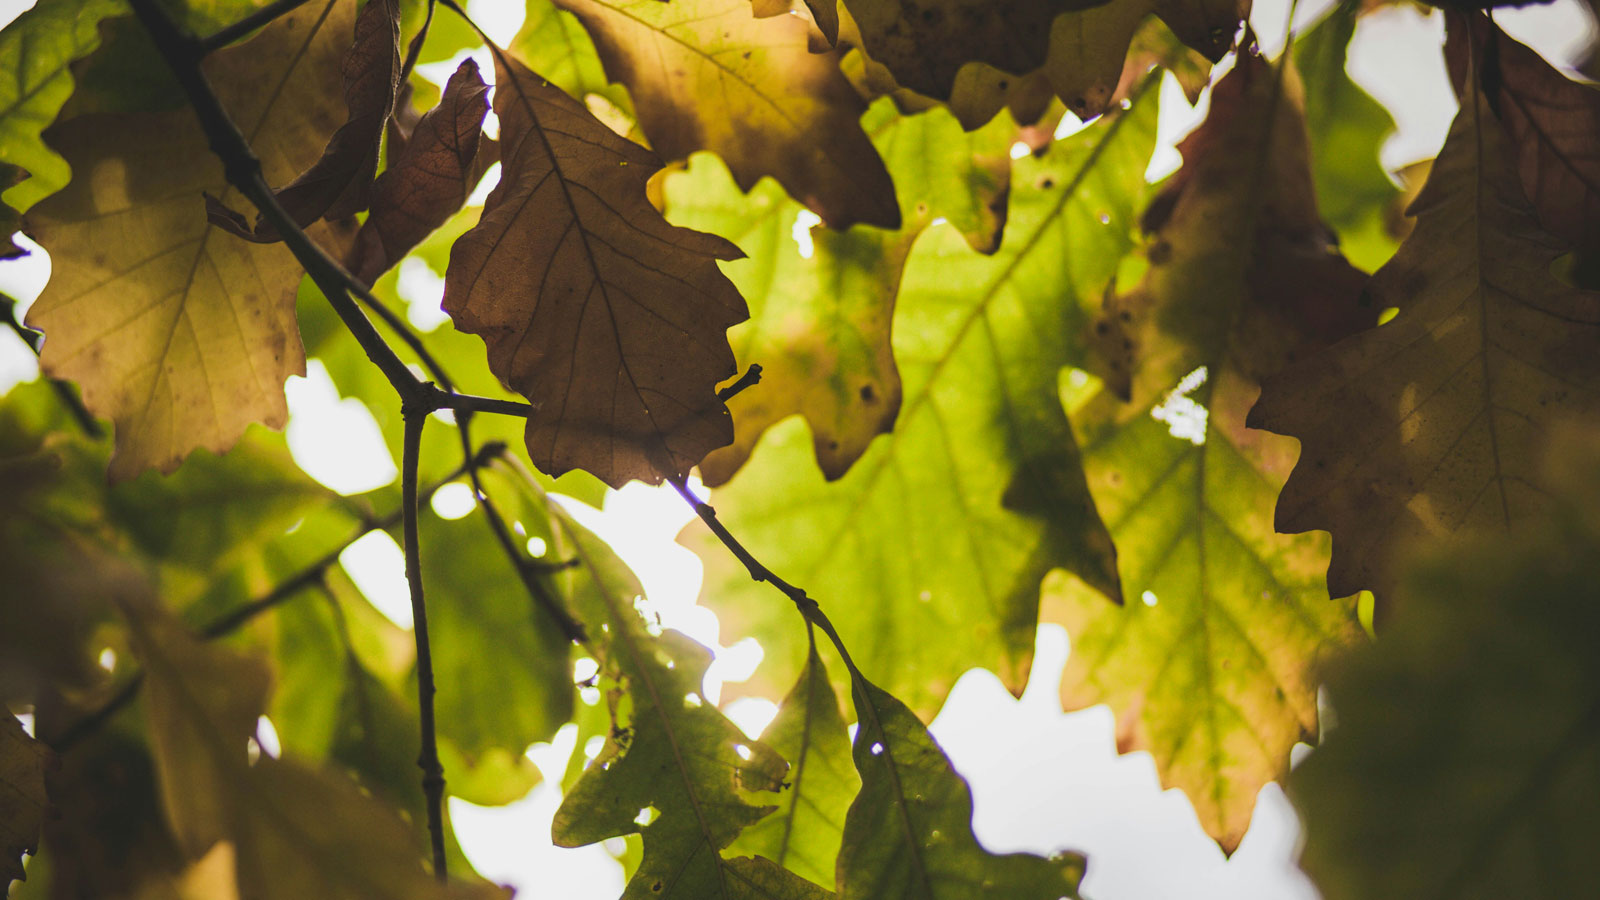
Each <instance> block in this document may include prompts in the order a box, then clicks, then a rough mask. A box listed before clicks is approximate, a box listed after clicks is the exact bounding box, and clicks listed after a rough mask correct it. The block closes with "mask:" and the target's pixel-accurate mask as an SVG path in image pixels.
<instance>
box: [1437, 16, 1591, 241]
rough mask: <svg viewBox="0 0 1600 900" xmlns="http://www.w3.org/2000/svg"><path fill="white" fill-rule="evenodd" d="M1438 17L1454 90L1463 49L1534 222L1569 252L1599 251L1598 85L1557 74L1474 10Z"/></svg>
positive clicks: (1459, 86)
mask: <svg viewBox="0 0 1600 900" xmlns="http://www.w3.org/2000/svg"><path fill="white" fill-rule="evenodd" d="M1445 21H1446V22H1447V23H1448V26H1449V27H1448V28H1447V29H1446V34H1445V58H1446V60H1447V61H1448V62H1449V64H1450V77H1451V81H1452V82H1454V84H1455V87H1456V93H1457V94H1458V95H1460V94H1461V93H1463V91H1464V88H1465V79H1466V73H1467V67H1468V56H1469V55H1470V56H1472V57H1473V59H1474V60H1476V61H1478V63H1477V64H1478V68H1479V70H1480V71H1481V72H1483V91H1484V97H1485V99H1486V100H1488V102H1489V107H1490V108H1491V109H1493V110H1494V112H1495V115H1496V116H1497V117H1499V119H1500V124H1501V125H1502V126H1504V127H1505V130H1506V134H1507V135H1508V136H1509V137H1510V138H1511V148H1510V149H1511V152H1512V159H1513V161H1514V162H1515V165H1516V168H1517V175H1518V177H1519V178H1520V179H1521V181H1522V190H1523V192H1524V193H1526V194H1527V195H1528V199H1529V200H1530V201H1531V202H1532V203H1533V208H1534V213H1535V214H1536V215H1537V216H1538V218H1539V224H1540V225H1542V226H1543V227H1544V229H1545V230H1546V231H1548V232H1550V233H1551V234H1554V235H1555V236H1557V237H1559V238H1561V239H1562V240H1564V241H1566V242H1567V243H1568V244H1569V245H1570V246H1571V247H1572V248H1573V249H1575V250H1579V251H1586V252H1590V253H1593V252H1597V251H1600V91H1597V90H1595V89H1594V88H1593V87H1592V86H1590V85H1585V84H1579V83H1578V82H1576V81H1573V80H1572V79H1570V78H1568V77H1567V76H1565V75H1563V74H1561V73H1560V72H1559V71H1557V70H1556V69H1555V68H1554V67H1553V66H1551V65H1550V64H1549V63H1547V62H1545V61H1544V58H1543V57H1541V56H1539V54H1537V53H1535V52H1534V51H1533V50H1531V49H1529V48H1528V47H1526V46H1524V45H1523V44H1521V43H1519V42H1517V41H1516V40H1515V39H1514V38H1511V37H1509V36H1508V35H1507V34H1506V33H1505V32H1503V31H1501V30H1500V28H1499V27H1498V26H1496V25H1495V24H1494V23H1493V22H1492V21H1490V20H1489V19H1488V17H1486V16H1484V15H1482V14H1480V13H1462V12H1457V11H1455V10H1446V11H1445ZM1469 34H1470V40H1471V51H1470V53H1469V50H1468V39H1469V37H1468V36H1469Z"/></svg>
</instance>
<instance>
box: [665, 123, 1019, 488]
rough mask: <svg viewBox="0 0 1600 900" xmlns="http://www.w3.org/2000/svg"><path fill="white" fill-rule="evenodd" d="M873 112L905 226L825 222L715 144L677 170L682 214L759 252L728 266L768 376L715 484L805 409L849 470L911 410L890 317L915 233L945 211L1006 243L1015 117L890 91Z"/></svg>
mask: <svg viewBox="0 0 1600 900" xmlns="http://www.w3.org/2000/svg"><path fill="white" fill-rule="evenodd" d="M866 125H867V129H868V131H869V132H870V133H871V134H872V135H873V137H874V140H875V142H876V143H877V146H878V150H879V152H880V153H882V154H883V156H884V158H885V159H887V160H888V161H889V164H890V167H891V169H892V170H893V172H894V174H895V177H896V179H897V180H898V181H899V182H900V183H901V184H902V185H904V187H903V188H902V189H901V191H900V206H901V218H902V221H903V222H904V224H903V225H902V226H901V228H900V230H899V231H896V232H886V231H882V230H879V229H876V228H872V227H870V226H865V225H858V226H856V227H854V228H851V229H850V230H849V231H846V232H838V231H833V230H832V229H829V228H826V227H821V226H818V227H811V225H810V224H808V223H807V222H806V221H805V220H806V218H807V216H808V215H809V214H807V213H805V212H804V210H805V207H803V206H801V205H800V204H799V203H796V202H795V201H793V200H790V199H789V198H788V197H787V196H786V195H785V194H784V193H783V190H782V189H781V188H780V187H779V186H778V185H777V184H775V183H773V182H771V181H764V182H762V183H761V184H759V185H757V186H756V188H755V190H753V191H752V192H751V193H750V194H748V195H745V194H742V193H740V192H739V190H738V188H737V186H736V185H735V184H734V183H733V181H732V179H731V178H730V177H729V176H728V174H727V172H726V170H724V169H722V168H721V167H720V166H718V165H717V163H716V161H715V160H713V159H711V158H709V157H705V156H700V157H696V158H695V159H694V160H692V161H691V164H690V166H689V170H688V172H687V174H685V175H675V176H672V177H670V178H669V179H668V180H667V185H666V189H665V196H666V201H667V214H668V216H669V217H670V219H671V220H672V221H673V222H675V223H676V224H679V225H684V226H687V227H690V228H696V229H699V230H702V231H710V232H714V233H716V234H720V235H723V236H724V237H727V238H729V239H731V240H734V241H735V242H737V243H738V244H739V245H740V249H741V250H743V251H745V253H746V256H747V258H746V259H743V260H737V261H734V262H730V263H726V264H725V265H724V266H723V269H724V271H726V272H727V273H728V274H729V277H730V278H732V279H733V281H734V284H735V286H737V287H738V288H739V290H740V292H741V293H743V294H744V296H745V297H746V299H747V300H748V301H749V302H750V304H751V317H750V321H749V322H746V323H744V324H741V325H738V326H735V328H734V329H733V330H732V331H731V332H730V333H729V341H730V343H732V345H733V349H734V356H735V358H736V359H737V360H738V361H739V365H740V366H741V367H748V366H749V365H751V364H758V365H760V366H761V367H762V371H763V375H762V379H763V380H762V382H761V384H760V385H759V386H758V387H755V388H753V389H749V390H746V391H744V392H742V393H740V394H738V395H737V396H735V397H734V398H733V399H731V400H730V401H728V409H729V411H731V412H732V413H733V426H734V443H733V445H732V446H730V447H726V448H723V449H721V450H717V451H715V452H713V453H712V454H711V455H710V456H709V457H707V458H706V460H705V461H704V462H702V463H701V466H700V471H701V476H702V477H703V478H704V479H705V480H706V483H707V484H710V485H720V484H722V483H724V482H726V481H727V480H728V479H729V478H730V477H732V475H733V473H734V472H735V471H737V470H738V468H739V467H740V466H742V465H743V464H744V462H745V460H746V459H748V458H749V456H750V452H751V451H752V450H753V449H755V445H756V442H757V440H759V439H760V437H761V435H762V434H763V433H764V432H765V431H766V429H767V428H769V427H771V426H772V425H773V424H775V423H777V422H779V421H781V420H783V419H785V418H788V417H789V416H790V415H792V414H794V413H797V412H798V413H801V414H803V415H804V416H805V417H806V420H807V421H808V422H809V423H810V425H811V430H812V440H813V444H814V447H815V450H816V456H817V462H818V465H820V466H821V468H822V471H823V474H824V475H826V476H827V477H828V478H837V477H839V476H840V475H843V474H844V472H845V470H846V469H848V468H849V467H850V465H851V464H852V463H853V462H855V460H856V459H857V458H859V457H860V456H861V454H862V452H863V451H865V450H866V448H867V445H868V444H869V443H870V442H871V441H872V439H873V438H874V437H876V436H877V435H878V434H880V433H883V432H886V431H888V430H889V429H890V428H891V427H892V426H893V424H894V420H895V415H896V413H897V412H898V411H899V409H900V373H899V371H898V369H897V368H896V366H895V361H894V356H893V352H892V349H891V347H890V342H889V323H890V319H891V317H892V315H893V313H894V300H895V295H896V293H897V292H898V290H899V287H900V273H901V269H902V267H903V266H904V264H905V260H906V256H907V255H908V254H909V253H910V252H911V246H912V244H913V243H914V242H915V241H916V239H917V237H918V236H919V235H920V234H921V233H922V231H923V229H925V228H926V227H927V226H928V225H929V223H931V222H932V221H933V220H934V219H935V217H939V216H943V217H946V218H947V219H948V221H949V222H950V223H951V224H952V225H954V226H955V227H956V228H958V229H959V230H960V231H961V232H962V233H963V234H965V235H966V237H967V240H968V242H969V243H970V244H971V245H972V246H973V247H974V248H976V249H979V250H980V251H983V252H992V251H993V250H994V249H995V247H996V246H998V244H999V241H1000V229H1001V227H1002V225H1003V224H1004V221H1005V218H1004V217H1005V205H1006V195H1007V190H1008V188H1009V184H1010V171H1009V170H1010V160H1009V159H1008V158H1007V157H1006V152H1007V151H1008V150H1009V149H1010V143H1011V139H1012V136H1013V132H1014V130H1015V129H1014V127H1013V125H1012V123H1011V122H1010V121H1009V119H1008V117H1005V116H1001V117H998V118H997V119H996V120H995V121H994V122H993V123H991V124H990V125H989V126H988V127H986V128H984V129H982V130H981V131H977V132H973V133H972V134H962V132H961V128H960V126H959V125H957V124H956V122H955V120H954V119H953V118H951V117H950V115H949V114H948V113H946V112H943V111H941V110H931V111H929V112H927V113H923V114H921V115H917V116H896V115H895V114H894V112H893V107H892V106H891V104H890V103H889V102H888V101H887V100H882V101H879V102H878V104H877V105H875V106H874V107H873V108H872V110H871V111H870V112H869V113H868V115H867V121H866ZM815 221H816V220H815V219H814V218H812V219H811V222H812V223H814V222H815ZM797 242H798V243H797Z"/></svg>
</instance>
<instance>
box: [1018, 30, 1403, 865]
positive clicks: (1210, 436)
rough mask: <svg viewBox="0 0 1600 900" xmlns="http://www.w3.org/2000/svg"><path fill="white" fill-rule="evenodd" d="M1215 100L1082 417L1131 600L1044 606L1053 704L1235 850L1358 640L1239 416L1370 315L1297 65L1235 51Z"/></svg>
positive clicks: (1320, 553)
mask: <svg viewBox="0 0 1600 900" xmlns="http://www.w3.org/2000/svg"><path fill="white" fill-rule="evenodd" d="M1211 98H1212V99H1211V110H1210V113H1209V115H1208V116H1207V119H1206V121H1205V123H1204V124H1203V125H1202V126H1201V127H1200V128H1199V129H1198V130H1196V131H1195V132H1194V133H1193V134H1191V135H1190V136H1189V137H1188V138H1187V139H1186V140H1185V141H1184V142H1183V144H1182V145H1181V146H1180V148H1179V149H1180V151H1181V152H1182V153H1183V157H1184V167H1183V169H1181V170H1179V172H1178V173H1177V174H1176V175H1175V176H1174V177H1173V178H1172V179H1171V180H1170V181H1169V182H1168V185H1167V187H1166V188H1165V189H1164V190H1163V191H1162V193H1161V195H1160V196H1158V197H1157V198H1156V200H1155V201H1154V202H1153V203H1152V204H1151V205H1150V208H1149V210H1147V211H1146V213H1145V220H1144V226H1145V227H1146V228H1147V229H1152V230H1153V233H1152V235H1151V237H1150V241H1151V243H1150V247H1149V250H1148V257H1149V261H1150V267H1149V270H1148V272H1147V274H1146V276H1145V279H1144V281H1143V282H1142V283H1141V284H1140V285H1139V286H1138V287H1137V288H1136V289H1134V290H1133V291H1132V292H1130V293H1129V294H1128V295H1125V296H1116V295H1113V296H1112V297H1110V298H1109V300H1108V304H1107V309H1106V311H1105V314H1104V316H1103V318H1101V319H1100V321H1098V322H1097V323H1095V329H1094V330H1095V332H1096V334H1097V336H1100V340H1101V343H1100V344H1099V346H1101V347H1103V348H1105V350H1106V353H1105V355H1106V356H1108V357H1109V359H1110V363H1109V371H1108V373H1107V379H1106V383H1105V385H1104V386H1103V387H1101V388H1100V389H1099V390H1094V389H1093V388H1092V387H1091V386H1090V385H1088V384H1084V387H1083V392H1090V391H1093V393H1091V394H1090V396H1088V397H1087V398H1084V397H1081V396H1080V397H1078V398H1075V399H1074V401H1073V404H1072V407H1071V409H1070V411H1069V412H1070V415H1071V418H1072V421H1073V425H1074V430H1075V432H1076V433H1077V435H1078V440H1079V444H1080V446H1081V447H1082V448H1083V457H1084V467H1085V472H1086V474H1087V477H1088V483H1089V488H1090V490H1091V492H1092V493H1093V495H1094V498H1095V504H1096V506H1097V508H1098V509H1099V510H1100V513H1101V515H1102V516H1104V517H1105V521H1106V524H1107V526H1108V527H1109V528H1110V530H1111V536H1112V539H1113V540H1114V541H1115V542H1116V546H1117V562H1118V569H1119V571H1120V573H1121V577H1122V585H1123V589H1124V591H1125V592H1126V595H1125V596H1126V597H1127V601H1128V602H1127V604H1126V605H1125V606H1123V607H1121V608H1117V607H1113V606H1111V605H1109V604H1107V603H1106V602H1105V601H1104V599H1102V598H1101V597H1099V596H1098V595H1096V594H1094V593H1093V592H1091V591H1087V590H1083V589H1081V587H1080V588H1077V589H1074V588H1073V587H1072V586H1070V585H1063V586H1060V587H1058V589H1057V590H1055V591H1053V592H1052V593H1053V596H1052V597H1051V598H1049V599H1047V601H1046V603H1045V610H1046V614H1047V616H1048V617H1049V618H1051V619H1052V620H1055V621H1060V622H1062V623H1063V624H1064V625H1066V627H1067V631H1068V633H1069V634H1070V636H1071V639H1072V655H1071V657H1070V659H1069V660H1068V662H1067V669H1066V672H1065V673H1064V674H1063V676H1062V681H1061V698H1062V705H1063V706H1064V707H1065V708H1066V709H1069V710H1071V709H1081V708H1086V707H1089V706H1092V705H1095V704H1098V703H1107V704H1109V705H1110V706H1111V708H1112V709H1113V710H1114V711H1115V713H1116V715H1117V737H1118V747H1119V749H1120V750H1121V751H1122V752H1132V751H1135V750H1145V751H1149V752H1150V754H1151V755H1152V756H1154V757H1155V764H1156V769H1157V771H1158V772H1159V773H1160V776H1161V780H1162V783H1163V784H1164V785H1167V786H1171V787H1180V788H1182V789H1183V790H1184V791H1185V792H1186V793H1187V794H1188V795H1189V799H1190V801H1191V802H1192V803H1193V804H1194V808H1195V812H1196V813H1197V814H1198V816H1199V819H1200V824H1201V826H1202V827H1203V828H1205V830H1206V832H1207V833H1209V834H1210V835H1211V836H1212V837H1213V838H1214V839H1215V840H1216V841H1217V842H1218V843H1219V844H1220V845H1221V847H1222V849H1223V852H1224V853H1231V852H1233V850H1234V849H1235V848H1236V847H1237V846H1238V844H1239V841H1240V840H1241V839H1242V838H1243V836H1244V833H1245V830H1246V828H1247V827H1248V825H1249V822H1250V816H1251V812H1252V810H1253V809H1254V807H1255V802H1256V795H1257V794H1258V793H1259V792H1260V790H1261V787H1262V786H1263V785H1265V784H1266V783H1267V782H1268V781H1271V780H1274V779H1277V778H1281V777H1282V776H1283V775H1284V774H1286V773H1287V772H1288V770H1289V753H1290V750H1291V749H1292V748H1293V747H1294V745H1295V743H1296V742H1299V741H1307V742H1314V741H1315V740H1316V736H1317V731H1318V724H1317V723H1318V719H1317V702H1316V679H1315V676H1314V674H1313V673H1312V672H1311V671H1310V670H1311V668H1312V666H1313V665H1314V664H1315V663H1316V662H1317V661H1318V660H1319V659H1320V658H1321V656H1322V654H1324V653H1325V652H1327V651H1328V650H1329V649H1332V648H1335V647H1338V646H1341V645H1343V644H1345V643H1347V642H1349V641H1351V640H1354V639H1355V638H1357V637H1358V636H1359V634H1360V629H1359V626H1358V624H1357V621H1356V616H1355V607H1354V603H1353V602H1351V601H1337V600H1332V599H1330V598H1329V596H1328V593H1327V590H1326V588H1325V587H1324V578H1323V573H1324V571H1325V569H1326V565H1327V540H1326V539H1325V538H1324V537H1322V536H1321V535H1308V536H1303V537H1288V536H1282V535H1278V534H1275V533H1274V532H1273V528H1272V509H1273V503H1274V501H1275V500H1276V499H1277V495H1278V489H1279V487H1280V485H1281V484H1282V483H1283V479H1284V478H1285V477H1286V476H1287V474H1288V469H1289V466H1290V464H1291V463H1292V461H1293V459H1294V442H1293V441H1290V440H1286V439H1284V438H1281V437H1278V436H1275V435H1269V434H1263V433H1260V432H1255V431H1251V430H1249V429H1247V428H1246V427H1245V425H1244V419H1245V413H1246V411H1247V410H1248V409H1249V408H1250V404H1251V402H1252V401H1253V400H1254V399H1255V396H1256V391H1257V384H1258V382H1259V379H1261V378H1262V377H1263V376H1264V375H1268V374H1270V373H1272V372H1274V371H1277V370H1278V369H1280V368H1281V367H1282V366H1283V365H1284V363H1285V361H1286V360H1289V359H1293V358H1295V357H1296V356H1298V355H1301V354H1305V353H1308V352H1311V351H1312V350H1314V349H1315V348H1317V347H1320V346H1326V345H1327V344H1328V343H1329V342H1331V341H1332V340H1334V339H1336V338H1337V337H1339V336H1341V335H1344V334H1348V333H1350V332H1352V331H1354V330H1356V329H1359V328H1361V327H1364V326H1366V325H1370V324H1371V323H1372V322H1373V321H1375V319H1376V315H1377V314H1376V310H1370V309H1367V310H1365V311H1364V310H1363V307H1362V305H1361V287H1362V284H1363V282H1364V281H1365V276H1364V275H1362V273H1360V272H1359V271H1357V270H1355V269H1353V268H1351V267H1350V265H1349V264H1348V263H1346V262H1345V261H1344V259H1343V258H1342V257H1340V256H1339V255H1338V254H1337V252H1335V251H1333V250H1332V249H1331V248H1330V247H1329V238H1328V235H1327V234H1326V232H1325V229H1324V227H1323V226H1322V223H1321V221H1320V220H1319V218H1318V217H1317V210H1316V204H1315V200H1314V196H1313V193H1312V185H1311V177H1310V176H1311V171H1310V162H1309V159H1308V157H1307V141H1306V133H1305V124H1304V119H1303V118H1302V117H1301V114H1300V93H1299V84H1298V81H1297V80H1296V79H1295V78H1294V77H1293V71H1292V70H1289V71H1288V72H1287V73H1282V74H1280V73H1279V72H1276V71H1274V70H1273V69H1272V68H1271V67H1269V66H1268V64H1267V63H1266V62H1265V61H1263V60H1262V59H1261V58H1260V57H1259V56H1255V55H1253V54H1244V55H1241V56H1240V57H1239V59H1238V61H1237V63H1236V64H1235V67H1234V69H1233V71H1231V72H1230V73H1229V74H1228V75H1227V77H1225V78H1224V79H1222V80H1221V81H1220V82H1219V83H1218V84H1217V85H1216V86H1215V87H1214V88H1213V91H1212V95H1211ZM1108 337H1109V338H1111V341H1109V342H1107V341H1105V338H1108ZM1107 343H1109V344H1110V346H1109V347H1107ZM1080 380H1081V379H1080Z"/></svg>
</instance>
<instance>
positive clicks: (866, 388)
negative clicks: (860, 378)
mask: <svg viewBox="0 0 1600 900" xmlns="http://www.w3.org/2000/svg"><path fill="white" fill-rule="evenodd" d="M861 399H862V400H863V401H865V402H867V403H872V402H874V401H875V400H877V399H878V394H877V392H876V391H874V390H873V389H872V385H870V384H863V385H862V386H861Z"/></svg>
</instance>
